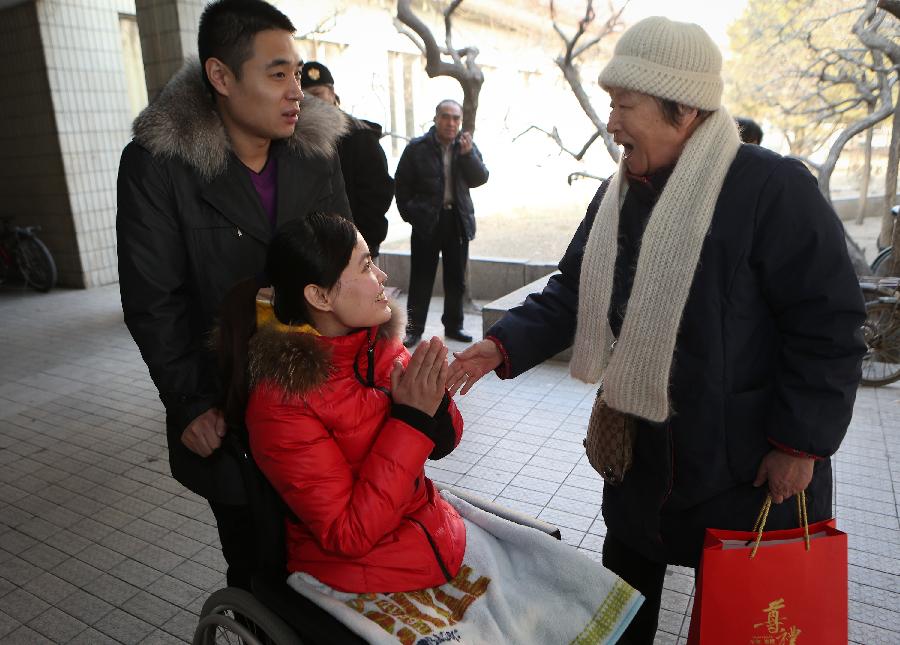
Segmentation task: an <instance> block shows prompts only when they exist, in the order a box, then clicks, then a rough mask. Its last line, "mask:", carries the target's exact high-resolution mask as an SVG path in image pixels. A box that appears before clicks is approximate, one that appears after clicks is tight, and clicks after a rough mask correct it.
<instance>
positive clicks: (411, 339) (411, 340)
mask: <svg viewBox="0 0 900 645" xmlns="http://www.w3.org/2000/svg"><path fill="white" fill-rule="evenodd" d="M444 336H445V337H446V338H450V339H451V340H458V341H460V342H463V343H471V342H472V334H470V333H469V332H467V331H466V330H465V329H445V330H444ZM421 341H422V334H414V333H412V332H409V333H408V334H406V337H405V338H404V339H403V346H404V347H408V348H410V349H412V348H413V347H415V346H416V345H418V344H419V343H420V342H421Z"/></svg>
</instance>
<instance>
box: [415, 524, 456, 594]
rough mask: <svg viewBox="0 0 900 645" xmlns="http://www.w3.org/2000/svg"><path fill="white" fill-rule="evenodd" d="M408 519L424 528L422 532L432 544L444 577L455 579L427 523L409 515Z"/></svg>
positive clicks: (447, 579)
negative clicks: (427, 527) (426, 526)
mask: <svg viewBox="0 0 900 645" xmlns="http://www.w3.org/2000/svg"><path fill="white" fill-rule="evenodd" d="M406 519H408V520H409V521H410V522H415V523H416V524H418V525H419V528H420V529H422V533H424V534H425V537H426V538H427V539H428V544H430V545H431V550H432V551H434V559H435V560H437V563H438V566H439V567H440V568H441V573H443V574H444V579H445V580H446V581H447V582H450V581H451V580H453V576H451V575H450V571H449V570H448V569H447V565H446V564H444V561H443V560H442V559H441V554H440V553H438V550H437V545H436V544H435V543H434V540H432V539H431V533H429V532H428V529H426V528H425V525H424V524H422V523H421V522H420V521H419V520H417V519H414V518H412V517H409V516H407V518H406Z"/></svg>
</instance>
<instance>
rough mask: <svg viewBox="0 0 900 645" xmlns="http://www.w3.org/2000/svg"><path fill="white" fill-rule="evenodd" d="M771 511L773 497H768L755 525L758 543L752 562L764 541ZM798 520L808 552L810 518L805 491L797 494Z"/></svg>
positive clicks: (754, 529) (754, 530)
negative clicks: (807, 513) (807, 511)
mask: <svg viewBox="0 0 900 645" xmlns="http://www.w3.org/2000/svg"><path fill="white" fill-rule="evenodd" d="M770 510H772V495H766V501H764V502H763V505H762V508H761V509H759V515H757V516H756V523H755V524H754V525H753V532H754V533H756V541H755V542H754V544H753V550H752V551H750V559H751V560H752V559H753V557H754V556H755V555H756V550H757V549H759V543H760V542H761V541H762V536H763V531H764V530H765V528H766V520H768V519H769V511H770ZM797 519H798V520H799V521H800V526H802V527H803V542H804V544H806V550H807V551H809V518H808V517H807V515H806V491H804V490H801V491H800V492H799V493H797Z"/></svg>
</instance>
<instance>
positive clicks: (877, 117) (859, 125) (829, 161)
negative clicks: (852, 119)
mask: <svg viewBox="0 0 900 645" xmlns="http://www.w3.org/2000/svg"><path fill="white" fill-rule="evenodd" d="M891 112H894V113H895V115H896V111H895V110H894V109H893V106H892V105H890V104H885V105H882V106H881V107H880V108H879V109H878V110H876V111H875V112H873V113H872V114H870V115H869V116H867V117H866V118H864V119H860V120H859V121H857V122H856V123H853V124H851V125H849V126H847V127H846V128H844V131H843V132H841V133H840V134H839V135H838V137H837V139H835V140H834V143H832V144H831V149H829V150H828V156H827V157H826V158H825V163H823V164H822V168H821V169H820V170H819V190H820V191H821V193H822V195H824V196H825V199H827V200H828V203H829V204H830V203H831V173H833V172H834V167H835V166H836V165H837V162H838V159H839V158H840V156H841V152H843V150H844V146H846V145H847V142H848V141H850V139H852V138H853V137H855V136H856V135H857V134H860V133H861V132H863V131H865V130H867V129H869V128H871V127H872V126H874V125H875V124H876V123H879V122H880V121H883V120H884V119H886V118H888V117H889V116H890V115H891ZM895 169H896V168H895ZM889 170H890V169H889ZM895 177H896V174H895Z"/></svg>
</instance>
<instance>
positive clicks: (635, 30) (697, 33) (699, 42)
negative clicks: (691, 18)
mask: <svg viewBox="0 0 900 645" xmlns="http://www.w3.org/2000/svg"><path fill="white" fill-rule="evenodd" d="M721 71H722V54H721V53H720V52H719V48H718V47H716V44H715V43H714V42H713V41H712V39H711V38H710V37H709V35H708V34H707V33H706V32H705V31H703V28H702V27H700V25H695V24H693V23H689V22H675V21H673V20H669V19H668V18H663V17H661V16H653V17H650V18H645V19H644V20H641V21H640V22H638V23H637V24H635V25H633V26H632V27H631V28H630V29H629V30H628V31H626V32H625V33H624V34H622V37H621V38H619V42H618V43H616V48H615V50H614V51H613V57H612V60H610V61H609V63H607V65H606V67H604V68H603V71H602V72H600V85H601V86H602V87H603V88H604V89H606V88H610V87H618V88H622V89H626V90H632V91H635V92H642V93H644V94H649V95H651V96H657V97H659V98H663V99H669V100H672V101H676V102H678V103H681V104H683V105H687V106H688V107H694V108H699V109H701V110H717V109H718V108H719V107H720V106H721V104H722V75H721Z"/></svg>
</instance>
